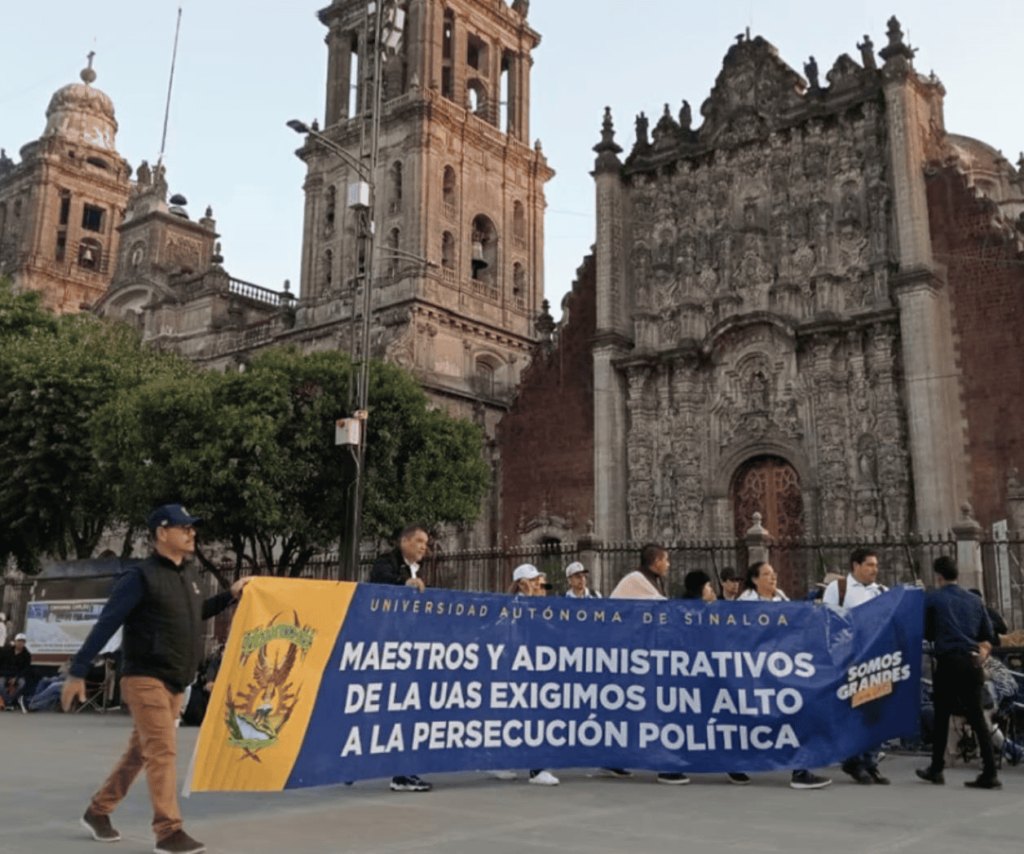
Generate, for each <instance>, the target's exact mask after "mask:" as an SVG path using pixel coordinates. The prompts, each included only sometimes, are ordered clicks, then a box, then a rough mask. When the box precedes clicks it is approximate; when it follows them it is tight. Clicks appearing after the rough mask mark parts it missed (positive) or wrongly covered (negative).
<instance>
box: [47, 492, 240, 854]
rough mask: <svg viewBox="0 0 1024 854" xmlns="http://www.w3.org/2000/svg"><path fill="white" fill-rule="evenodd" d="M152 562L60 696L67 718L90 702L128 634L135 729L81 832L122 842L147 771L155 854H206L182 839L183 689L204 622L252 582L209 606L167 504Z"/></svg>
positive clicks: (127, 688)
mask: <svg viewBox="0 0 1024 854" xmlns="http://www.w3.org/2000/svg"><path fill="white" fill-rule="evenodd" d="M147 521H148V524H149V528H150V532H151V534H152V545H153V554H152V555H150V556H149V557H148V558H146V559H144V560H137V561H133V562H131V563H129V564H128V566H127V568H126V569H125V571H124V573H123V574H122V575H121V576H120V578H118V580H117V583H116V584H115V585H114V590H113V592H112V593H111V594H110V598H109V599H108V600H107V603H106V605H104V606H103V611H102V613H101V614H100V616H99V619H97V621H96V625H95V626H93V628H92V631H91V632H90V633H89V636H88V637H87V638H86V639H85V643H83V644H82V646H81V648H80V649H79V650H78V653H77V654H76V655H75V657H74V659H72V661H71V668H70V674H69V676H68V678H67V680H66V681H65V682H64V688H63V690H62V692H61V704H62V705H63V706H64V710H65V711H67V710H68V709H70V708H71V705H72V703H73V702H74V701H75V700H76V699H77V700H78V701H79V702H84V701H85V678H84V677H85V674H86V673H87V672H88V670H89V665H90V662H91V661H92V660H93V659H94V658H95V657H96V656H97V655H98V654H99V652H100V650H101V649H102V648H103V646H104V645H105V644H106V642H107V641H108V640H110V638H111V637H112V636H113V635H114V633H115V632H116V631H117V630H118V628H120V627H121V626H123V627H124V637H123V640H122V651H123V663H122V667H121V673H122V676H121V697H122V698H123V699H124V701H125V702H126V703H127V704H128V707H129V708H130V709H131V713H132V721H133V723H134V725H135V726H134V729H133V730H132V735H131V740H130V741H129V742H128V750H127V751H126V752H125V754H124V756H122V757H121V759H120V760H119V761H118V763H117V765H116V766H115V767H114V770H113V771H112V772H111V773H110V776H109V777H108V778H107V780H106V782H105V783H104V784H103V785H102V786H101V787H100V788H99V790H98V791H97V792H96V793H95V794H94V795H93V796H92V802H91V803H90V804H89V809H87V810H86V811H85V815H84V816H82V824H83V825H84V826H85V827H87V828H88V829H89V831H90V832H91V833H92V835H93V838H94V839H96V840H98V841H100V842H117V840H118V839H120V838H121V836H120V834H119V833H118V832H117V831H116V830H114V828H113V827H112V826H111V824H110V814H111V813H112V812H113V811H114V808H115V807H116V806H117V805H118V804H119V803H120V802H121V800H122V799H123V798H124V796H125V795H126V794H127V793H128V787H129V786H131V784H132V781H133V780H134V779H135V777H136V776H137V775H138V773H139V771H141V770H142V769H143V768H145V769H146V782H147V783H148V784H149V794H150V798H151V800H152V802H153V833H154V834H155V835H156V839H157V843H156V847H155V848H154V849H153V850H154V851H155V852H156V854H199V852H201V851H205V850H206V846H205V845H203V844H202V843H201V842H197V841H196V840H195V839H193V838H192V837H191V836H189V835H188V834H187V833H185V831H184V830H183V829H182V820H181V810H180V809H179V808H178V796H177V779H176V777H177V775H176V771H175V757H176V755H177V729H176V724H177V720H178V716H179V714H180V712H181V703H182V699H183V696H184V690H185V686H186V685H189V684H190V683H191V682H192V680H193V679H194V678H195V675H196V668H197V667H198V666H199V661H200V659H201V658H202V652H203V649H202V646H203V641H202V637H201V628H202V621H203V620H205V619H208V618H209V617H212V616H214V615H215V614H219V613H220V612H221V611H223V610H224V609H225V608H227V607H228V606H229V605H230V604H231V602H232V601H233V600H236V599H238V598H239V597H240V596H241V595H242V588H243V587H244V586H245V584H246V582H248V580H249V579H248V578H242V579H239V580H238V581H236V582H235V583H234V584H232V585H231V589H230V590H225V591H224V592H222V593H219V594H217V595H216V596H213V597H211V598H209V599H206V600H205V601H204V600H203V597H202V594H201V593H200V591H199V583H198V576H197V574H196V571H195V569H194V568H193V567H192V566H191V565H190V563H188V562H187V561H186V559H187V558H189V557H191V556H192V554H193V553H194V552H195V547H196V532H195V528H194V525H195V523H196V522H198V521H199V519H198V518H197V517H195V516H190V515H189V514H188V512H186V510H185V508H184V507H182V506H181V505H180V504H165V505H164V506H163V507H158V508H157V509H156V510H153V511H152V512H151V513H150V514H149V517H148V519H147Z"/></svg>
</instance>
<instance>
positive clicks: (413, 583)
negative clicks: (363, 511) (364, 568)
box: [370, 522, 430, 593]
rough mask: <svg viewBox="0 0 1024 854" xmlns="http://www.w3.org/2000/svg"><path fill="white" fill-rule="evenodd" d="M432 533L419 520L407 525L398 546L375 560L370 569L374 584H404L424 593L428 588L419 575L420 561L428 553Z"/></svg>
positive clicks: (371, 579)
mask: <svg viewBox="0 0 1024 854" xmlns="http://www.w3.org/2000/svg"><path fill="white" fill-rule="evenodd" d="M429 543H430V535H429V534H428V533H427V530H426V528H424V527H423V526H422V525H420V524H419V523H418V522H414V523H412V524H411V525H406V526H405V527H404V528H402V531H401V533H399V535H398V546H397V547H396V548H394V549H392V550H391V551H389V552H385V553H384V554H382V555H381V556H380V557H378V558H377V560H376V561H374V564H373V569H372V570H370V582H371V583H372V584H404V585H406V586H408V587H415V588H416V589H417V590H419V591H420V593H422V592H423V591H424V589H425V588H426V584H424V583H423V579H422V578H420V577H419V570H420V561H421V560H423V558H424V557H425V556H426V554H427V546H428V544H429Z"/></svg>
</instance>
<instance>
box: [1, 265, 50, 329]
mask: <svg viewBox="0 0 1024 854" xmlns="http://www.w3.org/2000/svg"><path fill="white" fill-rule="evenodd" d="M35 331H49V332H51V333H52V332H56V331H57V318H56V317H54V316H53V313H52V312H51V311H49V310H48V309H46V308H44V307H43V295H42V293H41V292H39V291H24V292H22V293H18V292H17V291H15V289H14V280H13V279H12V278H11V277H10V276H0V341H7V340H8V339H9V338H10V337H11V336H13V335H31V334H32V333H33V332H35Z"/></svg>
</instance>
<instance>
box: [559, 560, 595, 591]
mask: <svg viewBox="0 0 1024 854" xmlns="http://www.w3.org/2000/svg"><path fill="white" fill-rule="evenodd" d="M589 575H590V571H589V570H588V569H587V568H586V567H585V566H584V565H583V564H582V563H580V562H579V561H576V562H574V563H570V564H569V565H568V566H567V567H566V568H565V578H566V581H568V582H569V589H568V590H566V591H565V595H566V596H568V597H569V598H570V599H600V598H601V594H600V593H598V592H597V591H596V590H591V589H590V588H589V587H587V576H589Z"/></svg>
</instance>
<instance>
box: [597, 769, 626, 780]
mask: <svg viewBox="0 0 1024 854" xmlns="http://www.w3.org/2000/svg"><path fill="white" fill-rule="evenodd" d="M601 770H602V771H604V773H605V774H607V775H608V776H609V777H618V778H619V779H622V780H624V779H626V778H627V777H632V776H633V772H632V771H627V770H626V769H625V768H602V769H601Z"/></svg>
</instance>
